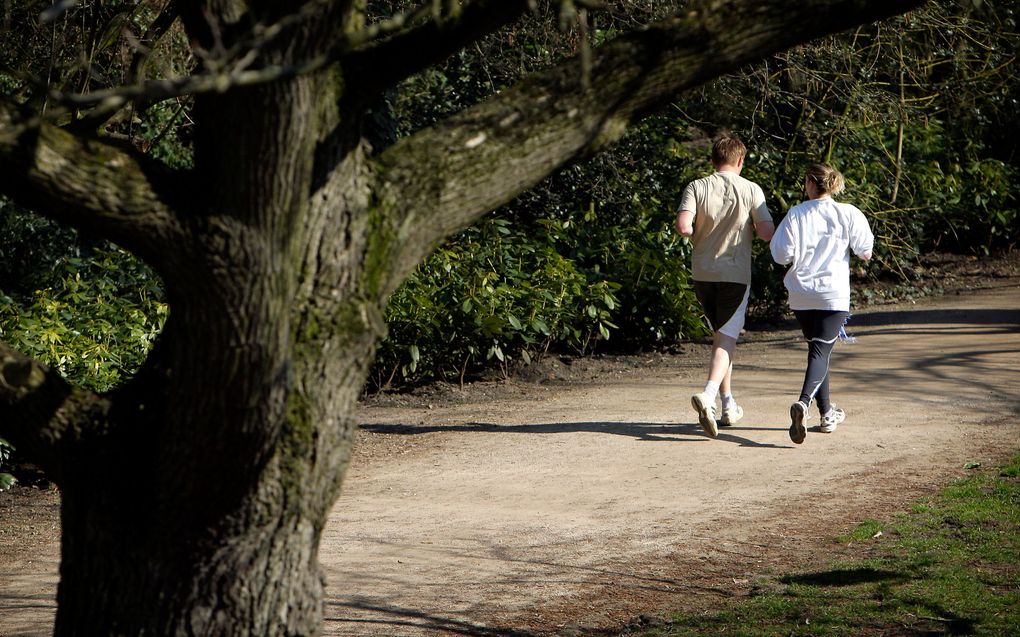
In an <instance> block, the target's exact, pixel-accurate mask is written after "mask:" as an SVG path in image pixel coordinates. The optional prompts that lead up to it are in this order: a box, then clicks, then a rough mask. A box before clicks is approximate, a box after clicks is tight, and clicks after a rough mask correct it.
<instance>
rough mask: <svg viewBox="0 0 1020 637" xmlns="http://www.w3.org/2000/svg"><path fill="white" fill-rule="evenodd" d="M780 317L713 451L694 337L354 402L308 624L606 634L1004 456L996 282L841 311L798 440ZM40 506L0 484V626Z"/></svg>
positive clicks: (16, 608)
mask: <svg viewBox="0 0 1020 637" xmlns="http://www.w3.org/2000/svg"><path fill="white" fill-rule="evenodd" d="M791 327H792V326H790V325H786V326H784V329H780V330H778V331H770V332H755V333H751V334H749V335H748V338H747V340H746V341H745V342H744V343H742V344H741V345H740V348H739V349H738V354H737V369H736V380H735V385H736V388H737V396H738V398H739V399H740V401H741V403H742V404H743V406H744V408H745V410H746V413H747V415H746V416H745V419H744V421H742V422H741V423H739V425H738V426H736V427H733V428H730V429H724V430H722V432H721V433H720V436H719V438H718V439H717V440H710V439H708V438H706V437H705V436H704V435H702V433H701V431H700V428H699V427H698V426H697V423H696V419H695V417H694V413H693V411H692V410H691V408H690V405H689V395H690V394H691V393H693V392H694V391H695V390H696V389H698V388H699V386H700V385H701V383H702V382H703V375H704V371H703V362H704V360H705V359H706V352H707V349H706V346H703V345H694V346H690V347H688V348H687V351H686V352H684V353H682V354H680V355H677V356H669V357H664V356H659V355H653V356H648V357H645V358H640V357H637V358H631V359H624V360H622V361H621V360H620V359H616V360H615V361H614V362H613V364H608V363H604V362H602V363H600V362H598V361H590V362H578V363H575V364H574V365H573V366H572V367H571V368H570V369H569V373H567V372H566V370H563V369H559V370H558V369H557V368H554V367H552V366H548V367H546V368H544V370H543V375H544V376H546V379H545V380H546V381H548V382H520V381H518V382H511V383H499V384H488V385H487V384H478V385H475V386H472V387H469V388H468V389H467V390H466V391H465V392H464V393H461V392H460V391H459V390H450V391H448V392H441V393H438V394H435V395H432V396H419V397H404V398H389V399H377V400H374V401H371V402H370V403H368V404H366V405H364V406H363V409H362V413H361V420H362V422H363V423H364V425H363V431H362V432H361V434H360V438H359V443H358V444H359V447H358V451H357V454H356V460H355V463H354V465H353V467H352V469H351V471H350V473H349V474H348V480H347V485H346V488H345V492H344V495H343V496H342V497H341V499H340V501H339V502H338V504H337V505H336V508H335V509H334V511H333V515H332V519H331V521H330V524H329V525H328V526H327V528H326V531H325V534H324V537H323V540H322V547H321V553H320V555H321V560H322V563H323V565H324V567H325V570H326V573H327V577H328V590H327V600H326V604H327V607H326V622H325V625H324V628H323V633H324V634H326V635H409V636H412V635H454V634H461V635H512V634H562V635H592V634H599V633H600V632H602V630H603V629H605V631H606V633H607V634H608V633H612V632H613V631H614V630H619V629H620V628H621V627H622V626H624V625H625V624H626V623H627V622H628V621H630V620H631V619H632V618H633V617H636V616H638V615H639V614H641V613H646V612H653V611H656V610H663V609H666V608H671V607H672V608H688V609H690V608H702V607H707V606H709V605H711V604H714V603H716V602H717V601H718V600H720V599H722V598H727V597H732V596H735V595H742V594H746V593H747V592H748V591H749V590H750V589H751V588H752V587H754V586H755V585H757V584H758V583H759V579H758V578H759V577H760V576H762V575H765V574H768V573H774V572H780V571H782V570H784V569H787V568H806V567H810V565H812V564H815V563H821V562H822V561H823V560H825V559H828V558H829V557H831V556H832V555H833V554H836V553H838V552H839V551H840V550H843V547H839V546H837V545H834V544H833V543H832V540H831V538H832V537H833V536H834V535H837V534H838V533H840V532H843V531H845V530H848V529H850V528H852V527H853V526H854V525H855V524H856V523H857V522H859V521H861V520H862V519H865V518H879V519H881V518H883V517H886V516H888V515H890V514H892V513H893V512H895V511H897V510H901V507H902V506H903V505H904V504H905V503H906V502H908V501H909V500H910V499H912V498H916V497H918V496H919V495H923V494H926V493H929V492H931V491H932V490H934V489H935V488H936V487H937V486H939V485H941V484H944V483H945V482H947V481H948V480H951V479H952V478H954V477H956V476H958V475H960V474H961V473H963V472H964V469H963V467H964V465H965V464H966V463H970V462H980V463H983V464H985V465H988V464H990V463H994V462H996V461H998V460H1001V459H1002V458H1004V457H1005V456H1006V455H1008V454H1010V453H1015V452H1017V451H1018V450H1020V443H1018V435H1017V434H1018V432H1020V429H1018V423H1017V421H1016V415H1017V414H1018V412H1020V371H1018V370H1020V280H1018V279H1017V278H1015V277H1014V278H1010V279H1003V280H1001V281H999V282H997V283H995V284H993V285H992V286H990V287H988V288H986V289H981V290H973V291H968V292H964V293H961V294H958V295H953V296H948V297H943V298H940V299H936V300H934V301H925V302H919V303H918V304H916V305H907V306H903V305H898V306H883V307H876V308H873V309H871V310H869V311H865V312H861V313H859V314H858V315H856V316H855V317H854V320H853V322H852V325H851V332H852V333H853V334H854V335H855V336H857V337H858V338H859V341H858V342H857V343H856V344H853V345H848V346H840V347H839V348H838V349H837V352H836V354H835V355H834V357H833V374H834V375H833V381H832V383H833V394H834V398H835V400H836V402H837V403H838V404H839V405H840V406H842V407H844V408H845V409H846V410H847V412H848V414H849V418H848V420H847V423H846V424H845V425H844V426H842V427H841V428H840V429H839V431H838V432H836V433H835V434H832V435H825V434H821V433H818V432H817V431H809V433H808V439H807V441H806V442H805V443H804V444H803V445H800V446H797V445H793V444H792V443H791V442H790V440H789V437H788V435H787V426H788V407H789V403H790V401H791V400H793V399H794V398H795V395H796V393H797V392H798V391H799V387H800V382H801V378H802V373H803V367H802V366H803V361H804V357H805V354H804V346H803V344H802V343H801V342H800V340H799V338H798V335H797V334H796V333H795V332H794V331H793V330H792V329H790V328H791ZM814 424H817V418H816V417H815V415H814V414H812V420H811V422H809V425H814ZM23 491H24V490H23ZM55 501H56V496H55V495H53V494H38V493H37V494H35V495H34V496H33V497H26V496H25V494H24V493H21V494H11V493H7V494H0V531H2V532H3V533H4V534H5V537H3V538H2V539H3V542H2V546H0V573H2V579H0V635H33V636H34V635H44V634H48V633H49V632H50V630H51V626H52V612H53V594H54V589H55V584H56V570H57V557H56V556H57V552H58V549H57V544H56V542H57V532H56V529H57V522H56V517H55V507H56V505H55ZM30 534H34V535H30Z"/></svg>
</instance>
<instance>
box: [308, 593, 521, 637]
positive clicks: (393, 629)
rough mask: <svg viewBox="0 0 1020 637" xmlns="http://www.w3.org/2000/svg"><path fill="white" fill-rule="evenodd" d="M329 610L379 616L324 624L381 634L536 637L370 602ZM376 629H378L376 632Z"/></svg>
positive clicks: (328, 620) (334, 605) (343, 604)
mask: <svg viewBox="0 0 1020 637" xmlns="http://www.w3.org/2000/svg"><path fill="white" fill-rule="evenodd" d="M326 606H327V607H332V608H335V609H337V612H336V614H337V615H341V614H342V612H343V610H344V609H346V610H348V611H350V610H354V611H362V612H367V613H372V614H376V615H379V617H360V618H355V617H343V616H339V617H327V618H325V619H324V621H323V625H325V626H329V625H331V624H332V625H336V626H342V625H348V626H353V625H361V626H372V627H373V628H372V632H373V633H374V634H380V635H396V634H399V629H400V628H414V629H418V630H421V629H427V630H430V631H438V632H441V633H442V634H451V635H470V636H471V637H496V636H499V637H534V636H535V633H532V632H530V631H522V630H517V629H514V628H508V627H505V626H483V625H481V624H477V623H474V622H469V621H465V620H461V619H454V618H452V617H441V616H439V615H436V614H431V613H426V612H424V611H420V610H414V609H411V608H402V607H400V606H393V605H386V604H372V603H369V602H367V601H349V602H327V603H326ZM375 627H378V629H376V628H375Z"/></svg>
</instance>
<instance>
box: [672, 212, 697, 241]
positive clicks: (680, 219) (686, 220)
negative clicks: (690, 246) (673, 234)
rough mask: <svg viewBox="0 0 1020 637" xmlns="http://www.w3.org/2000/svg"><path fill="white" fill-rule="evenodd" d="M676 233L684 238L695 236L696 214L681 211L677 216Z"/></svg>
mask: <svg viewBox="0 0 1020 637" xmlns="http://www.w3.org/2000/svg"><path fill="white" fill-rule="evenodd" d="M676 231H677V232H679V233H680V236H682V237H690V236H692V235H693V234H694V213H693V212H691V211H690V210H681V211H680V212H679V213H677V215H676Z"/></svg>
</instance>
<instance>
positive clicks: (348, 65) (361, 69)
mask: <svg viewBox="0 0 1020 637" xmlns="http://www.w3.org/2000/svg"><path fill="white" fill-rule="evenodd" d="M533 1H534V0H476V1H475V2H471V3H470V4H465V5H464V6H463V7H462V8H461V9H460V11H459V12H458V13H457V14H456V15H453V16H449V17H446V18H445V19H438V20H437V19H432V20H430V21H428V22H426V23H424V24H421V25H417V26H412V27H410V28H408V29H406V30H403V31H397V32H396V33H395V34H393V35H390V36H388V37H385V38H383V39H381V40H374V39H372V38H370V37H365V36H360V38H359V36H358V35H354V36H352V37H354V38H355V41H354V42H353V43H352V44H353V45H354V47H355V50H354V51H352V52H351V53H349V54H347V55H345V56H343V58H342V62H343V65H344V70H345V73H346V75H347V77H348V78H350V81H351V84H352V85H354V86H358V87H359V91H361V92H362V93H366V94H368V95H374V94H376V93H377V92H378V91H380V90H384V89H386V88H389V87H390V86H393V85H395V84H396V83H398V82H399V81H401V80H403V79H404V78H407V77H410V76H411V75H414V74H415V73H417V72H418V71H421V70H422V69H425V68H428V67H429V66H431V65H433V64H436V63H437V62H441V61H442V60H444V59H446V58H447V57H449V56H450V55H453V54H454V53H456V52H457V51H459V50H461V49H462V48H464V47H465V46H467V45H468V44H471V43H472V42H474V41H475V40H477V39H479V38H481V37H483V36H485V35H488V34H490V33H493V32H495V31H498V30H499V29H501V28H502V27H504V26H506V25H508V24H510V23H511V22H513V21H514V20H516V19H518V18H519V17H521V16H522V15H523V14H524V13H526V12H527V11H528V10H529V9H530V8H531V6H532V5H533ZM395 26H400V25H395ZM371 29H372V27H369V30H367V31H366V34H367V35H372V32H371ZM384 33H385V32H384ZM358 39H366V40H368V41H369V44H367V45H364V46H362V44H361V43H360V42H359V41H358ZM359 47H360V48H359Z"/></svg>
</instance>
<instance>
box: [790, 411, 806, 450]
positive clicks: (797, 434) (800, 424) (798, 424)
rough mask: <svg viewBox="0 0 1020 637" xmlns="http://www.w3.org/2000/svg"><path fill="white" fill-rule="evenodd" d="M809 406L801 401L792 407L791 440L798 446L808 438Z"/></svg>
mask: <svg viewBox="0 0 1020 637" xmlns="http://www.w3.org/2000/svg"><path fill="white" fill-rule="evenodd" d="M807 416H808V413H807V405H805V404H804V403H802V402H800V401H799V400H798V401H797V402H795V403H793V404H792V405H790V440H792V441H794V442H795V443H797V444H798V445H799V444H800V443H802V442H804V438H806V437H807V425H806V424H804V423H806V422H807Z"/></svg>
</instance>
